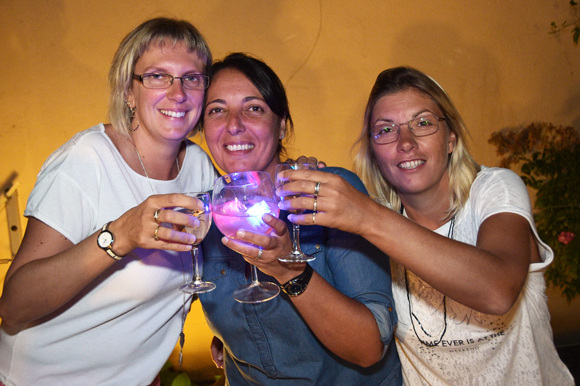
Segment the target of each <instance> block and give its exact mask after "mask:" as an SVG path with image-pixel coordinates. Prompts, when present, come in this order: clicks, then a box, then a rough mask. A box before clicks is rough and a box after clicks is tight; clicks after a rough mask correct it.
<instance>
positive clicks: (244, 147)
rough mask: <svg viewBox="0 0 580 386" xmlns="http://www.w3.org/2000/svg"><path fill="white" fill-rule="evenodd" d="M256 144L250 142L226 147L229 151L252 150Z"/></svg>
mask: <svg viewBox="0 0 580 386" xmlns="http://www.w3.org/2000/svg"><path fill="white" fill-rule="evenodd" d="M253 148H254V145H249V144H245V145H227V146H226V149H228V150H229V151H240V150H250V149H253Z"/></svg>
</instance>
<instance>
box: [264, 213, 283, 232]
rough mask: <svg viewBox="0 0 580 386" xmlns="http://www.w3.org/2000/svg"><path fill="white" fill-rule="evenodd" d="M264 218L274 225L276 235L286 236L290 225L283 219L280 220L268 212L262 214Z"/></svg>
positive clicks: (270, 224) (266, 221)
mask: <svg viewBox="0 0 580 386" xmlns="http://www.w3.org/2000/svg"><path fill="white" fill-rule="evenodd" d="M262 220H263V221H264V222H265V223H266V224H268V225H269V226H271V227H272V229H273V231H274V233H275V234H276V235H278V236H284V235H285V234H286V233H288V227H287V226H286V223H285V222H284V221H283V220H280V219H279V218H277V217H274V216H272V215H271V214H268V213H266V214H265V215H263V216H262Z"/></svg>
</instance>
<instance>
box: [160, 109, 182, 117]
mask: <svg viewBox="0 0 580 386" xmlns="http://www.w3.org/2000/svg"><path fill="white" fill-rule="evenodd" d="M159 111H160V112H161V114H163V115H167V116H168V117H172V118H183V117H184V116H185V111H171V110H159Z"/></svg>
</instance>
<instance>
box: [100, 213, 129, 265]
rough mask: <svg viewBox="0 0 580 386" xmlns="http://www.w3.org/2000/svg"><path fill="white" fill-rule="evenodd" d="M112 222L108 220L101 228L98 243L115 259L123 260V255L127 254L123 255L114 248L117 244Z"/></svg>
mask: <svg viewBox="0 0 580 386" xmlns="http://www.w3.org/2000/svg"><path fill="white" fill-rule="evenodd" d="M110 224H111V222H108V223H106V224H105V225H103V227H102V228H101V230H100V232H99V234H98V235H97V245H98V246H99V248H101V249H102V250H103V251H105V252H106V253H107V255H109V257H111V258H113V259H115V260H121V259H123V257H125V255H122V254H120V253H118V252H116V251H114V250H113V246H114V244H115V234H114V233H113V231H112V230H111V229H110V227H109V225H110Z"/></svg>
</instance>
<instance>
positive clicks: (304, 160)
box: [284, 155, 326, 169]
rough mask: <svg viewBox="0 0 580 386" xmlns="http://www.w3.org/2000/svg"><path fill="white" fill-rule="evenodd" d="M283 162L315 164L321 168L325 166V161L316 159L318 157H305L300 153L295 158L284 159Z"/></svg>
mask: <svg viewBox="0 0 580 386" xmlns="http://www.w3.org/2000/svg"><path fill="white" fill-rule="evenodd" d="M284 163H285V164H293V163H309V164H316V166H317V167H318V169H322V168H325V167H326V162H324V161H318V159H316V157H306V156H304V155H301V156H300V157H298V159H296V160H293V159H292V158H288V159H287V160H286V161H284Z"/></svg>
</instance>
